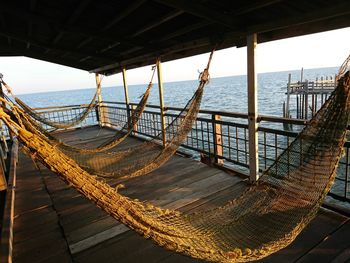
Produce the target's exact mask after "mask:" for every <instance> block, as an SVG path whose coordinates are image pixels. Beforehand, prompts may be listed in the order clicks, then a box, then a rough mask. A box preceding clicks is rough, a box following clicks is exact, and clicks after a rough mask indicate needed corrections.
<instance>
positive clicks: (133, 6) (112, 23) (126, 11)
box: [78, 0, 146, 52]
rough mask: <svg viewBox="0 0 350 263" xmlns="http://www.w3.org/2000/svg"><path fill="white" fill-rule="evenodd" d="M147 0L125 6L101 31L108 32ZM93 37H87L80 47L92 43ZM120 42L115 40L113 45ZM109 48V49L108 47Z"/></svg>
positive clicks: (138, 0) (139, 0)
mask: <svg viewBox="0 0 350 263" xmlns="http://www.w3.org/2000/svg"><path fill="white" fill-rule="evenodd" d="M145 2H146V0H137V1H133V2H132V3H131V4H129V5H128V6H127V8H125V9H124V10H123V11H122V12H120V13H119V14H116V15H115V17H114V18H113V19H112V20H111V21H109V23H107V24H106V25H105V26H104V27H103V28H102V29H101V32H106V31H107V30H109V29H110V28H112V27H113V26H115V25H116V24H117V23H118V22H119V21H121V20H123V19H124V18H125V17H127V16H128V15H130V14H131V13H132V12H134V11H135V10H136V9H137V8H139V7H140V6H141V5H142V4H143V3H145ZM92 40H93V38H92V37H87V38H85V39H83V40H82V41H81V42H80V43H79V44H78V46H79V48H81V47H83V46H85V45H87V44H88V43H90V41H92ZM119 44H120V41H114V43H113V44H112V45H113V46H117V45H119ZM105 49H106V48H102V49H101V50H105ZM106 50H107V49H106ZM103 52H104V51H103Z"/></svg>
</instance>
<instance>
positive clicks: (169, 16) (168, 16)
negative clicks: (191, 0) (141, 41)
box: [130, 10, 184, 37]
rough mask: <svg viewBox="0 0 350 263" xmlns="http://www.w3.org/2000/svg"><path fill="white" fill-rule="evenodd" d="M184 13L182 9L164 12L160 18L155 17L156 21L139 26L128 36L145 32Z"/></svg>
mask: <svg viewBox="0 0 350 263" xmlns="http://www.w3.org/2000/svg"><path fill="white" fill-rule="evenodd" d="M183 13H184V11H182V10H175V11H173V12H171V13H169V14H166V15H165V16H162V17H160V18H156V21H154V22H152V23H150V24H147V25H146V26H144V27H142V28H140V29H139V30H138V31H136V32H135V33H134V34H132V35H131V36H130V37H136V36H138V35H140V34H142V33H145V32H147V31H149V30H151V29H153V28H155V27H158V26H160V25H162V24H164V23H165V22H168V21H170V20H171V19H174V18H175V17H178V16H179V15H182V14H183Z"/></svg>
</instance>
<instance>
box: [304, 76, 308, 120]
mask: <svg viewBox="0 0 350 263" xmlns="http://www.w3.org/2000/svg"><path fill="white" fill-rule="evenodd" d="M308 115H309V81H308V80H306V81H305V118H304V119H308Z"/></svg>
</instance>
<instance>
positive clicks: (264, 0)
mask: <svg viewBox="0 0 350 263" xmlns="http://www.w3.org/2000/svg"><path fill="white" fill-rule="evenodd" d="M282 1H283V0H259V1H257V2H254V3H251V4H250V3H249V2H248V1H247V3H248V5H246V6H243V7H242V8H238V9H237V10H235V11H234V12H233V13H232V14H231V15H233V16H238V15H243V14H247V13H249V12H252V11H256V10H258V9H261V8H264V7H267V6H270V5H273V4H276V3H279V2H282Z"/></svg>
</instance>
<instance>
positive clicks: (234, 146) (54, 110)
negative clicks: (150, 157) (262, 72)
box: [38, 101, 350, 202]
mask: <svg viewBox="0 0 350 263" xmlns="http://www.w3.org/2000/svg"><path fill="white" fill-rule="evenodd" d="M126 106H127V105H126V104H125V103H122V102H108V101H105V102H103V103H102V104H101V105H100V106H98V107H96V110H93V111H92V112H91V113H90V114H89V115H88V117H87V118H86V120H85V121H84V122H83V123H81V124H79V127H85V126H89V125H96V124H101V125H102V126H108V127H112V128H115V129H118V128H121V127H122V126H123V125H124V124H125V123H126V122H127V119H128V114H127V107H126ZM84 107H86V105H85V106H84V105H73V106H63V107H50V108H40V109H38V110H40V112H42V114H43V115H45V116H46V117H50V118H51V119H53V120H55V121H60V120H62V121H64V120H68V119H70V118H72V117H74V116H75V115H76V114H77V113H79V112H80V111H81V110H83V109H84ZM129 107H130V110H132V109H133V108H135V107H136V104H133V103H130V104H129ZM180 110H181V108H176V107H166V108H165V109H164V111H165V120H166V124H169V123H171V122H172V120H173V119H174V118H176V116H177V114H178V113H179V112H180ZM247 119H248V116H247V114H244V113H235V112H224V111H212V110H200V113H199V116H198V118H197V120H196V122H195V124H194V125H193V129H192V131H191V132H190V133H189V135H188V137H187V139H186V141H185V142H184V143H183V145H182V147H181V148H180V151H181V152H183V153H185V154H189V155H191V156H192V157H193V158H196V159H198V160H201V161H203V162H205V163H207V164H211V165H216V166H220V167H222V168H225V169H231V170H234V171H235V172H238V173H240V174H242V175H247V174H248V171H249V152H248V120H247ZM286 124H288V125H287V126H286ZM305 124H306V121H305V120H300V119H299V120H298V119H288V118H281V117H275V116H264V115H260V116H259V130H258V131H259V168H260V171H261V172H263V171H264V170H265V169H266V168H267V167H269V166H270V165H271V164H272V163H273V162H274V161H275V160H276V159H277V157H278V156H279V154H280V153H281V152H282V151H284V150H285V149H286V148H287V147H288V145H289V144H290V143H291V142H292V141H293V139H294V138H295V137H296V136H297V135H298V132H299V131H300V130H301V129H302V128H303V127H304V125H305ZM161 127H162V125H161V115H160V109H159V106H157V105H148V106H147V108H146V110H145V111H144V113H143V114H142V117H141V119H140V120H139V122H138V123H137V125H136V126H135V127H134V131H133V135H134V136H137V137H141V138H142V139H151V138H155V137H156V136H158V135H159V134H161V132H162V128H161ZM284 127H289V128H290V127H292V128H293V130H285V129H284ZM167 132H168V133H167V138H170V137H171V136H172V135H174V134H175V133H176V127H174V129H172V130H168V131H167ZM349 148H350V142H347V143H345V145H344V152H345V156H344V157H343V158H342V160H341V162H340V165H339V168H338V173H337V177H336V182H335V184H334V187H333V188H332V190H331V192H330V195H331V196H332V197H334V198H335V199H338V200H341V201H346V202H350V190H349V185H350V177H349V168H350V163H349Z"/></svg>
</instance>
